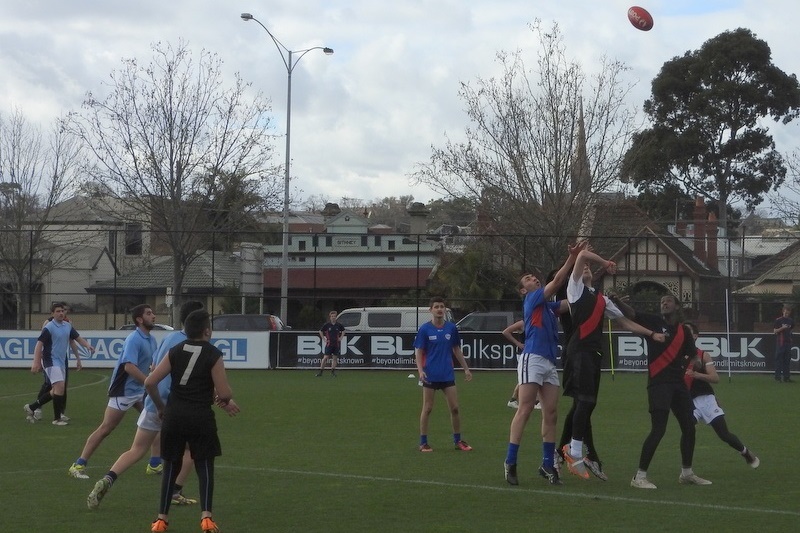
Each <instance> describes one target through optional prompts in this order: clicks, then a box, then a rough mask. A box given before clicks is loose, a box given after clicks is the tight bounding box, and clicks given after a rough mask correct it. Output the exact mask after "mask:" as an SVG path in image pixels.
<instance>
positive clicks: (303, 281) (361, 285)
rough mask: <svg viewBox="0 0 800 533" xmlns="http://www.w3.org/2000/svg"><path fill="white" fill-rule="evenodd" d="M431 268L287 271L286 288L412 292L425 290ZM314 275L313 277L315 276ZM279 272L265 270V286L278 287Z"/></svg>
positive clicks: (305, 269) (279, 281)
mask: <svg viewBox="0 0 800 533" xmlns="http://www.w3.org/2000/svg"><path fill="white" fill-rule="evenodd" d="M432 272H433V269H431V268H420V269H419V271H418V270H417V269H416V268H354V267H348V268H318V269H317V270H316V274H315V271H314V270H313V269H307V268H304V269H291V268H290V269H289V288H303V289H311V288H312V287H316V288H317V289H321V290H324V289H371V288H377V289H382V290H394V289H414V288H417V287H424V286H425V284H426V282H427V280H428V278H429V277H430V276H431V275H432ZM315 276H316V277H315ZM280 283H281V272H280V270H278V269H271V270H264V286H265V287H280Z"/></svg>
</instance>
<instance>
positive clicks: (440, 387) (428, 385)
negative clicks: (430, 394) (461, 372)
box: [422, 381, 456, 390]
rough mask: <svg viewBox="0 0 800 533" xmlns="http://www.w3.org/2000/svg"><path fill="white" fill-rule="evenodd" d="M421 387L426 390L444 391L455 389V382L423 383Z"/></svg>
mask: <svg viewBox="0 0 800 533" xmlns="http://www.w3.org/2000/svg"><path fill="white" fill-rule="evenodd" d="M422 386H423V387H425V388H426V389H433V390H444V389H447V388H450V387H455V386H456V382H455V381H430V382H428V381H423V382H422Z"/></svg>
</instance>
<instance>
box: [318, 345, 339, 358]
mask: <svg viewBox="0 0 800 533" xmlns="http://www.w3.org/2000/svg"><path fill="white" fill-rule="evenodd" d="M341 351H342V349H341V347H340V346H339V345H338V344H337V345H336V346H333V345H331V344H328V345H327V346H325V349H324V350H323V351H322V353H323V354H324V355H332V356H333V357H339V355H341Z"/></svg>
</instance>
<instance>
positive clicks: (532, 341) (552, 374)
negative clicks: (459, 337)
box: [503, 242, 586, 485]
mask: <svg viewBox="0 0 800 533" xmlns="http://www.w3.org/2000/svg"><path fill="white" fill-rule="evenodd" d="M585 247H586V243H585V242H582V243H579V244H577V245H575V246H570V247H569V256H568V257H567V260H566V261H565V262H564V264H563V265H562V266H561V268H560V269H559V270H558V272H556V274H555V277H554V278H553V280H552V281H551V282H550V283H548V284H547V285H544V286H542V284H541V282H540V281H539V280H538V279H537V278H536V277H535V276H533V275H532V274H524V275H523V276H522V277H521V278H520V281H519V285H520V289H519V292H520V294H521V295H522V297H523V298H524V301H523V305H522V311H523V313H522V316H523V322H524V323H525V344H524V345H523V344H522V343H520V342H519V341H516V343H515V345H516V346H517V347H519V348H520V349H521V350H522V353H521V354H520V355H519V357H518V358H517V381H518V383H519V386H520V387H519V409H517V412H516V413H515V414H514V418H513V420H512V421H511V429H510V431H509V439H508V451H507V453H506V460H505V462H504V464H503V468H504V474H505V479H506V481H507V482H508V483H509V484H510V485H519V481H518V479H517V454H518V452H519V445H520V442H521V441H522V434H523V431H524V429H525V425H526V424H527V423H528V419H529V418H530V416H531V412H532V411H533V406H534V403H535V402H536V396H537V395H538V396H539V401H540V402H541V404H542V455H543V457H542V465H541V466H540V467H539V475H540V476H542V477H543V478H545V479H547V481H548V482H549V483H550V484H552V485H560V484H561V479H560V478H559V475H558V471H557V470H556V469H555V449H556V442H555V441H556V423H557V421H558V387H559V381H558V369H557V368H556V358H557V357H558V323H557V313H560V312H562V311H564V312H566V309H567V306H566V302H563V307H562V302H551V301H548V300H550V297H551V296H552V295H553V294H555V293H556V290H557V289H558V287H559V286H560V285H561V284H562V283H564V281H565V280H566V279H567V276H568V275H569V271H570V269H571V268H572V265H573V264H575V258H576V257H577V255H578V253H579V252H580V251H581V250H583V249H584V248H585Z"/></svg>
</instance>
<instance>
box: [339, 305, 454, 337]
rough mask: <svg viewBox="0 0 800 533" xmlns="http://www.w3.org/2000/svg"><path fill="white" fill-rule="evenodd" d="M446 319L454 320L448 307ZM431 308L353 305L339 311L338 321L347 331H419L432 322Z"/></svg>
mask: <svg viewBox="0 0 800 533" xmlns="http://www.w3.org/2000/svg"><path fill="white" fill-rule="evenodd" d="M444 317H445V320H449V321H451V322H452V321H453V313H452V311H450V309H449V308H448V309H447V311H446V312H445V316H444ZM431 318H432V316H431V310H430V309H429V308H427V307H352V308H350V309H345V310H344V311H342V312H340V313H339V316H338V317H337V319H336V321H337V322H339V323H340V324H341V325H343V326H344V329H345V330H347V331H406V332H409V331H417V329H418V328H419V326H421V325H422V324H424V323H425V322H430V320H431Z"/></svg>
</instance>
